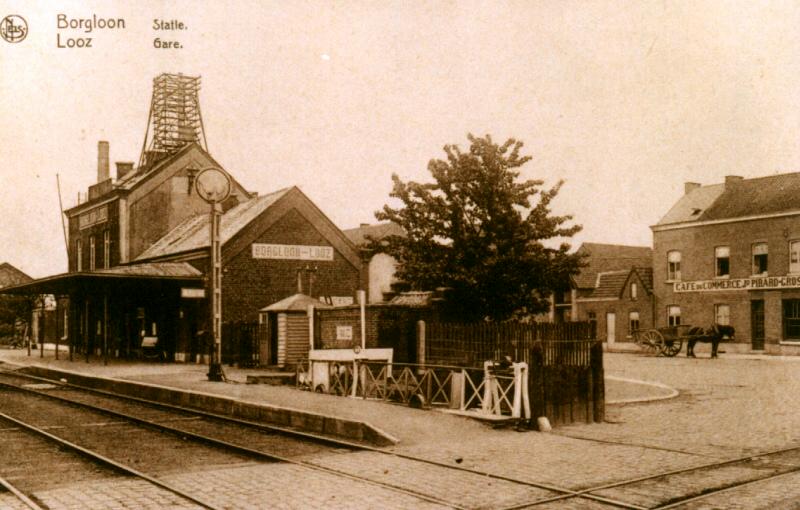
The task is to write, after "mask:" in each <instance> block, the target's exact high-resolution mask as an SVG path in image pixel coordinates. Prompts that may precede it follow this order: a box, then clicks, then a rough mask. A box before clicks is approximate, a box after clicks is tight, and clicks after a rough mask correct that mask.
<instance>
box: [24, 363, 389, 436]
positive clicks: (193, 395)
mask: <svg viewBox="0 0 800 510" xmlns="http://www.w3.org/2000/svg"><path fill="white" fill-rule="evenodd" d="M8 365H13V364H11V363H8ZM15 366H18V367H20V371H22V372H24V373H28V374H31V375H35V376H38V377H43V378H45V379H51V380H54V381H58V380H59V379H66V380H67V383H69V384H74V385H76V386H84V387H87V388H91V389H97V390H103V391H108V392H112V393H119V394H121V395H127V396H131V397H137V398H142V399H146V400H153V401H155V402H161V403H164V404H172V405H177V406H183V407H188V408H193V409H198V410H201V411H207V412H211V413H216V414H221V415H224V416H231V417H234V418H240V419H242V420H249V421H253V422H257V423H265V424H269V425H276V426H279V427H282V428H287V429H294V430H299V431H302V432H310V433H312V434H318V435H321V436H330V437H333V438H341V439H346V440H350V441H362V442H364V443H367V444H370V445H374V446H392V445H395V444H397V443H399V440H398V439H396V438H395V437H393V436H391V435H390V434H388V433H386V432H384V431H382V430H380V429H378V428H377V427H374V426H373V425H371V424H369V423H367V422H363V421H356V420H348V419H345V418H339V417H336V416H328V415H323V414H316V413H311V412H308V411H302V410H299V409H291V408H286V407H278V406H271V405H265V404H257V403H255V402H247V401H244V400H237V399H234V398H230V397H225V396H221V395H214V394H210V393H203V392H199V391H192V390H185V389H180V388H172V387H167V386H160V385H157V384H151V383H145V382H134V381H126V380H124V379H115V378H106V377H97V376H90V375H86V374H83V373H80V372H72V371H69V370H63V369H53V368H47V367H41V366H37V365H15Z"/></svg>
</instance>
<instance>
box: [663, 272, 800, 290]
mask: <svg viewBox="0 0 800 510" xmlns="http://www.w3.org/2000/svg"><path fill="white" fill-rule="evenodd" d="M768 289H800V276H752V277H750V278H730V279H725V280H696V281H693V282H675V283H674V284H673V290H674V291H675V292H714V291H730V290H768Z"/></svg>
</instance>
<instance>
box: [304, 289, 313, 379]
mask: <svg viewBox="0 0 800 510" xmlns="http://www.w3.org/2000/svg"><path fill="white" fill-rule="evenodd" d="M306 313H308V373H309V375H310V374H311V373H312V367H311V353H312V352H314V305H308V309H307V311H306ZM311 389H312V390H313V389H314V388H313V387H312V388H311Z"/></svg>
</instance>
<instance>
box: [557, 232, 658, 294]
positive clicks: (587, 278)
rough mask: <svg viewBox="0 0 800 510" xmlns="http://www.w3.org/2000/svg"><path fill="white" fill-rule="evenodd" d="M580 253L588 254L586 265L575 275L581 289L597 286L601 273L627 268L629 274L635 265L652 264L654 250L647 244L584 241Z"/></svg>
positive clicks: (576, 282)
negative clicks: (626, 244)
mask: <svg viewBox="0 0 800 510" xmlns="http://www.w3.org/2000/svg"><path fill="white" fill-rule="evenodd" d="M578 253H581V254H584V255H586V258H585V259H584V262H585V263H586V266H584V267H582V268H581V270H580V273H579V274H577V275H576V276H574V277H573V282H574V283H575V286H576V287H577V288H579V289H593V288H595V287H596V285H597V275H598V274H599V273H608V272H611V271H622V270H625V272H626V274H627V273H628V272H630V270H631V269H632V268H634V267H648V266H650V265H651V264H652V259H653V250H652V249H651V248H648V247H646V246H625V245H620V244H601V243H583V244H582V245H581V247H580V248H578Z"/></svg>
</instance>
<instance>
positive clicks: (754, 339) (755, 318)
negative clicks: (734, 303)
mask: <svg viewBox="0 0 800 510" xmlns="http://www.w3.org/2000/svg"><path fill="white" fill-rule="evenodd" d="M750 329H751V331H750V339H751V343H752V348H753V350H754V351H762V350H764V300H763V299H754V300H753V301H750Z"/></svg>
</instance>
